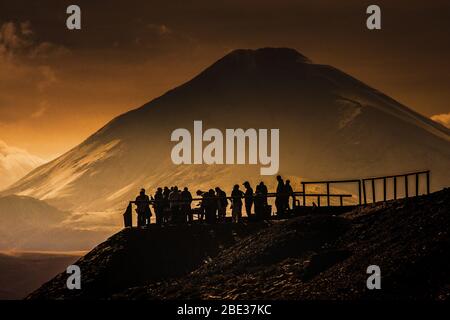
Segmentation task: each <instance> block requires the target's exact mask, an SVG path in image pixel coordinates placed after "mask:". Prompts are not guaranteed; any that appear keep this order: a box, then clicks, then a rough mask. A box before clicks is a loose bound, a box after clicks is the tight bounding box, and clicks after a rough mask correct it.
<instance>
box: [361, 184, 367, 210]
mask: <svg viewBox="0 0 450 320" xmlns="http://www.w3.org/2000/svg"><path fill="white" fill-rule="evenodd" d="M362 184H363V185H362V187H363V194H364V205H366V204H367V196H366V180H363V181H362Z"/></svg>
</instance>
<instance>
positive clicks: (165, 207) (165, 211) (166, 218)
mask: <svg viewBox="0 0 450 320" xmlns="http://www.w3.org/2000/svg"><path fill="white" fill-rule="evenodd" d="M169 195H170V189H169V188H168V187H164V190H163V199H164V201H163V221H164V223H167V222H169V216H170V202H169Z"/></svg>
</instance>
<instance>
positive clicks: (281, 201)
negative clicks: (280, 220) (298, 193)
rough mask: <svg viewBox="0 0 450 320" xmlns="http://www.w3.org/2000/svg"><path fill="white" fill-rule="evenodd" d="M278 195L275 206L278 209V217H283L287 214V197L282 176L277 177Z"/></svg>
mask: <svg viewBox="0 0 450 320" xmlns="http://www.w3.org/2000/svg"><path fill="white" fill-rule="evenodd" d="M277 181H278V185H277V195H276V198H275V206H276V207H277V215H281V214H283V213H284V212H285V204H286V200H285V199H286V195H285V185H284V181H283V179H282V178H281V176H277Z"/></svg>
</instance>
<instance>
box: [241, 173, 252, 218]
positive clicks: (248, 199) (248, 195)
mask: <svg viewBox="0 0 450 320" xmlns="http://www.w3.org/2000/svg"><path fill="white" fill-rule="evenodd" d="M243 186H244V187H245V193H244V196H245V212H246V213H247V217H250V216H251V215H252V206H253V188H252V187H251V186H250V183H249V182H248V181H245V182H244V183H243Z"/></svg>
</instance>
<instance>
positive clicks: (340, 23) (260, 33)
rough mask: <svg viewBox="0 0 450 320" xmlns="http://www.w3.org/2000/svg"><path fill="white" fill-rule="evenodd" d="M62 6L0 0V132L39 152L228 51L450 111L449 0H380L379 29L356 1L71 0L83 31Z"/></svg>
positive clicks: (65, 143) (423, 109) (56, 150)
mask: <svg viewBox="0 0 450 320" xmlns="http://www.w3.org/2000/svg"><path fill="white" fill-rule="evenodd" d="M391 2H392V1H391ZM415 3H416V4H415ZM69 4H72V1H60V0H46V1H39V3H37V2H33V3H30V1H24V0H19V1H15V2H11V1H10V2H7V3H6V2H2V3H1V4H0V140H3V141H5V142H6V143H8V144H9V145H12V146H16V147H19V148H23V149H26V150H28V151H29V152H31V153H33V154H36V155H38V156H40V157H43V158H46V159H50V158H52V157H55V156H56V155H58V154H61V153H62V152H64V151H66V150H68V149H70V148H71V147H73V146H75V145H76V144H78V143H79V142H81V141H82V140H83V139H84V138H86V137H87V136H88V135H90V134H91V133H93V132H94V131H96V130H97V129H99V128H100V127H101V126H102V125H104V124H105V123H106V122H108V121H109V120H111V119H112V118H113V117H115V116H117V115H119V114H121V113H123V112H125V111H127V110H130V109H133V108H136V107H139V106H140V105H142V104H144V103H145V102H148V101H149V100H151V99H152V98H155V97H157V96H158V95H160V94H162V93H164V92H165V91H167V90H169V89H171V88H173V87H174V86H176V85H179V84H181V83H183V82H185V81H187V80H189V79H190V78H192V77H193V76H194V75H195V74H197V73H198V72H199V71H201V70H202V69H203V68H205V67H207V66H208V65H210V64H211V63H213V62H214V61H215V60H217V59H219V58H220V57H222V56H223V55H224V54H226V53H227V52H229V51H230V50H232V49H236V48H256V47H266V46H283V47H292V48H295V49H297V50H298V51H299V52H301V53H302V54H304V55H306V56H307V57H309V58H310V59H312V60H313V61H314V62H316V63H323V64H330V65H333V66H335V67H337V68H339V69H341V70H343V71H345V72H347V73H349V74H350V75H352V76H354V77H356V78H358V79H360V80H362V81H364V82H366V83H367V84H369V85H371V86H373V87H375V88H377V89H379V90H380V91H382V92H384V93H386V94H388V95H390V96H391V97H393V98H394V99H396V100H398V101H400V102H402V103H404V104H405V105H407V106H409V107H411V108H413V109H414V110H416V111H418V112H420V113H422V114H424V115H426V116H433V115H437V114H448V113H449V111H450V107H449V105H448V101H450V90H448V88H449V87H450V60H449V59H448V58H449V56H450V44H449V41H448V35H449V34H450V32H449V31H450V2H449V1H448V0H437V1H432V2H431V1H428V2H425V3H424V2H423V1H420V2H419V1H403V0H402V1H395V4H392V3H390V2H389V1H377V4H379V5H380V6H381V8H382V26H383V29H382V30H381V31H368V30H367V29H366V28H365V19H366V14H365V8H366V7H367V5H369V4H372V3H371V2H370V3H369V2H367V3H366V2H365V1H360V0H349V1H345V4H341V3H338V2H337V1H324V0H319V1H276V2H274V1H261V0H260V1H256V0H250V1H246V2H245V4H243V1H237V0H230V1H206V0H202V1H190V2H189V4H187V2H186V1H165V2H162V1H160V2H157V1H133V0H130V1H108V2H107V5H105V3H103V4H101V3H99V2H96V3H92V1H77V4H78V5H80V7H81V9H82V30H81V31H68V30H67V29H66V28H65V18H66V14H65V8H66V7H67V6H68V5H69ZM150 125H151V124H150Z"/></svg>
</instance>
